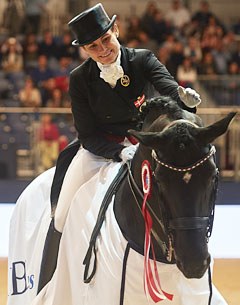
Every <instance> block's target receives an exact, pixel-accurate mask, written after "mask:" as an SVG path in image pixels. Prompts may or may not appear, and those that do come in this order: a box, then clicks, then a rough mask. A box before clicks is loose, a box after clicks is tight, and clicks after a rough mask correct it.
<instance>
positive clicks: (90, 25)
mask: <svg viewBox="0 0 240 305" xmlns="http://www.w3.org/2000/svg"><path fill="white" fill-rule="evenodd" d="M115 20H116V15H114V16H113V17H112V19H111V20H110V18H109V17H108V15H107V13H106V12H105V10H104V8H103V6H102V4H101V3H98V4H96V5H95V6H93V7H91V8H89V9H87V10H86V11H83V12H82V13H81V14H79V15H77V16H75V17H74V18H73V19H72V20H71V21H70V22H69V23H68V25H69V27H70V29H71V30H72V32H73V33H74V35H75V37H76V40H74V41H73V42H72V44H73V45H75V46H83V45H86V44H89V43H91V42H93V41H94V40H96V39H98V38H99V37H101V36H102V35H103V34H105V33H106V32H107V31H108V30H109V29H110V28H111V26H112V25H113V23H114V21H115Z"/></svg>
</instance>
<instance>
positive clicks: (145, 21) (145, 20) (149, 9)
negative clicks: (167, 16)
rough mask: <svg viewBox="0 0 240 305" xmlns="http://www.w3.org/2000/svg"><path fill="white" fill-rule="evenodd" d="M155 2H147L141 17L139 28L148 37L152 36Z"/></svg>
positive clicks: (155, 10) (155, 9)
mask: <svg viewBox="0 0 240 305" xmlns="http://www.w3.org/2000/svg"><path fill="white" fill-rule="evenodd" d="M157 10H158V8H157V3H156V1H148V2H147V6H146V8H145V11H144V13H143V15H142V17H141V28H142V29H143V30H144V31H145V32H146V33H148V35H149V36H150V37H152V36H153V28H154V15H155V13H156V12H157Z"/></svg>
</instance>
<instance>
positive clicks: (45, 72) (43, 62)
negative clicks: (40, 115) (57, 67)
mask: <svg viewBox="0 0 240 305" xmlns="http://www.w3.org/2000/svg"><path fill="white" fill-rule="evenodd" d="M29 74H30V76H31V77H32V79H33V81H34V83H35V84H36V85H37V87H38V88H39V90H40V92H41V97H42V106H45V105H46V102H47V100H48V98H49V94H48V81H49V80H50V79H51V78H53V77H54V73H53V70H52V69H50V68H49V67H48V59H47V57H46V56H45V55H39V56H38V65H37V67H35V68H33V69H31V71H30V73H29Z"/></svg>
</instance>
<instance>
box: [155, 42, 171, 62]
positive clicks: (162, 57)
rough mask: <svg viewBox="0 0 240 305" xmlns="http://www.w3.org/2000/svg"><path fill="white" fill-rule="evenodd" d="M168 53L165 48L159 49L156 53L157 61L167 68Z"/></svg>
mask: <svg viewBox="0 0 240 305" xmlns="http://www.w3.org/2000/svg"><path fill="white" fill-rule="evenodd" d="M169 57H170V53H169V50H168V48H167V47H164V46H163V47H160V48H159V49H158V52H157V58H158V59H159V61H160V62H161V63H162V64H163V65H164V66H165V67H167V66H168V61H169Z"/></svg>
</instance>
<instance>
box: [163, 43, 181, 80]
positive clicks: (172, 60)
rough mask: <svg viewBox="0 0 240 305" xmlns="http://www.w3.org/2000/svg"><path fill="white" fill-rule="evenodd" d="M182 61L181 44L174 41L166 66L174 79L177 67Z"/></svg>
mask: <svg viewBox="0 0 240 305" xmlns="http://www.w3.org/2000/svg"><path fill="white" fill-rule="evenodd" d="M183 59H184V55H183V44H182V42H180V41H176V42H175V43H174V45H173V49H172V52H171V53H170V57H169V61H168V65H167V69H168V71H169V72H170V73H171V75H172V76H173V77H174V78H176V75H177V69H178V66H179V65H181V64H182V62H183Z"/></svg>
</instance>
